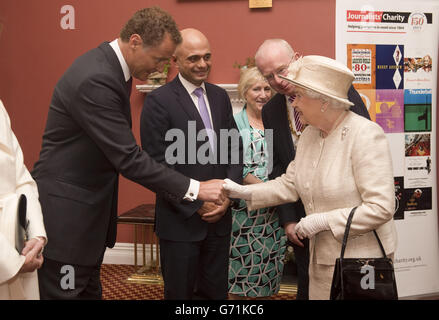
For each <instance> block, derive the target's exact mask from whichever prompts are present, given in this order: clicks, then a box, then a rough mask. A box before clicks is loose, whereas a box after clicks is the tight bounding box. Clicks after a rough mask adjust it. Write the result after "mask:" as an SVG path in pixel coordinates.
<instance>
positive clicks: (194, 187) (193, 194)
mask: <svg viewBox="0 0 439 320" xmlns="http://www.w3.org/2000/svg"><path fill="white" fill-rule="evenodd" d="M199 191H200V181H197V180H194V179H191V181H190V184H189V188H188V189H187V191H186V194H185V195H184V198H183V199H184V200H187V201H195V200H197V197H198V192H199Z"/></svg>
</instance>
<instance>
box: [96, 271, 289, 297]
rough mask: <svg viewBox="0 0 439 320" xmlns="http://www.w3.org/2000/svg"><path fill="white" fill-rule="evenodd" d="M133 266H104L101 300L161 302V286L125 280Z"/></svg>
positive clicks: (284, 294) (287, 294)
mask: <svg viewBox="0 0 439 320" xmlns="http://www.w3.org/2000/svg"><path fill="white" fill-rule="evenodd" d="M133 273H134V266H130V265H115V264H104V265H102V269H101V282H102V298H103V300H163V285H162V284H137V283H132V282H128V281H127V279H128V278H129V277H130V275H132V274H133ZM294 299H295V295H294V294H290V293H279V294H277V295H275V296H272V297H270V299H268V300H294Z"/></svg>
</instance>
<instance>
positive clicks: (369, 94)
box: [354, 85, 376, 122]
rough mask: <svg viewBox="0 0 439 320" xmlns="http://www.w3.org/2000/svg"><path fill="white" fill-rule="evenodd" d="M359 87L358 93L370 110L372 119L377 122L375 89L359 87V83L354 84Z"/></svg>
mask: <svg viewBox="0 0 439 320" xmlns="http://www.w3.org/2000/svg"><path fill="white" fill-rule="evenodd" d="M354 87H355V89H357V92H358V94H359V95H360V97H361V100H363V103H364V105H365V106H366V109H367V111H368V112H369V116H370V120H372V121H373V122H376V100H375V99H376V92H375V89H358V88H357V85H355V86H354Z"/></svg>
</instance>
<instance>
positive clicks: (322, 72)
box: [279, 56, 354, 106]
mask: <svg viewBox="0 0 439 320" xmlns="http://www.w3.org/2000/svg"><path fill="white" fill-rule="evenodd" d="M279 77H280V78H282V79H284V80H287V81H289V82H291V83H292V84H294V85H295V86H298V87H301V88H305V89H310V90H313V91H315V92H318V93H321V94H323V95H325V96H328V97H331V98H333V99H335V100H337V101H340V102H342V103H345V104H348V105H351V106H353V105H354V104H353V103H352V102H350V101H349V100H348V91H349V88H350V87H351V85H352V81H353V80H354V74H353V73H352V71H351V70H349V69H348V68H347V67H346V66H345V65H344V64H342V63H340V62H338V61H336V60H334V59H331V58H328V57H323V56H304V57H302V58H299V59H297V60H296V61H294V62H293V63H291V65H290V67H289V69H288V75H287V76H285V77H284V76H282V75H279Z"/></svg>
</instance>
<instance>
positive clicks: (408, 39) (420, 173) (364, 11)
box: [336, 0, 439, 297]
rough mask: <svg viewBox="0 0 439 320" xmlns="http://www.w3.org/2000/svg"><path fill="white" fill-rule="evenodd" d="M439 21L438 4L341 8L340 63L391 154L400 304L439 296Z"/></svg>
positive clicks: (346, 0)
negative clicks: (438, 113) (405, 299)
mask: <svg viewBox="0 0 439 320" xmlns="http://www.w3.org/2000/svg"><path fill="white" fill-rule="evenodd" d="M438 22H439V2H438V1H431V0H412V1H404V0H402V1H401V0H399V1H398V0H387V1H381V0H380V1H376V0H370V1H351V0H337V1H336V59H337V60H338V61H340V62H343V63H345V64H346V65H347V66H348V67H349V68H350V69H351V70H352V71H353V72H354V75H355V80H354V87H355V88H356V89H357V91H358V92H359V93H360V95H361V97H362V99H363V101H364V102H365V104H366V107H367V108H368V110H369V114H370V116H371V119H372V120H373V121H375V122H376V123H378V124H379V125H380V126H381V127H382V128H383V130H384V132H385V133H386V136H387V138H388V141H389V144H390V148H391V153H392V159H393V170H394V177H395V204H396V211H395V215H394V219H395V224H396V228H397V232H398V247H397V251H396V252H395V275H396V279H397V286H398V293H399V296H400V297H410V296H416V295H422V294H430V293H436V292H439V232H438V211H437V196H436V195H437V181H436V180H437V179H436V176H437V175H436V170H437V168H436V163H437V159H436V123H435V121H434V119H436V110H437V106H436V101H437V98H436V97H437V92H436V91H437V90H436V88H437V69H438V68H437V66H438V56H437V53H438V37H439V32H438V31H439V23H438Z"/></svg>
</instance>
